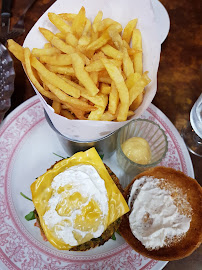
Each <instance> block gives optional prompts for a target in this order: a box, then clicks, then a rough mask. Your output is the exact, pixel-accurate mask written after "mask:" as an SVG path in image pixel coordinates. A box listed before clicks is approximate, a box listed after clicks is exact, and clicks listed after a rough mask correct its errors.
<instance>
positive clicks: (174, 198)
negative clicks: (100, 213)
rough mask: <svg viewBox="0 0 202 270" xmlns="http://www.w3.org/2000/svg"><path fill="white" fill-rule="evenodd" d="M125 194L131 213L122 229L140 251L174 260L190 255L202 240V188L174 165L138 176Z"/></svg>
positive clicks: (165, 259) (153, 257) (159, 258)
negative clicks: (175, 168) (173, 166)
mask: <svg viewBox="0 0 202 270" xmlns="http://www.w3.org/2000/svg"><path fill="white" fill-rule="evenodd" d="M124 196H125V199H126V201H127V202H128V205H129V208H130V212H129V213H127V214H125V215H124V217H123V219H122V222H121V225H120V227H119V231H120V233H121V235H122V236H123V238H124V239H125V240H126V242H128V244H129V245H130V246H131V247H132V248H133V249H134V250H135V251H137V252H138V253H140V254H142V255H144V256H146V257H149V258H152V259H156V260H163V261H172V260H178V259H181V258H184V257H187V256H189V255H190V254H191V253H192V252H193V251H194V250H195V249H196V248H198V247H199V246H200V244H201V242H202V188H201V186H200V185H199V184H198V182H197V181H196V180H194V179H192V178H190V177H188V176H186V175H185V174H184V173H182V172H180V171H176V170H174V169H172V168H166V167H156V168H153V169H150V170H148V171H145V172H143V173H141V174H139V175H137V176H136V177H135V178H134V179H133V181H132V182H131V183H130V184H129V185H128V186H127V187H126V189H125V192H124Z"/></svg>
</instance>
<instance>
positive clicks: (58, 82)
mask: <svg viewBox="0 0 202 270" xmlns="http://www.w3.org/2000/svg"><path fill="white" fill-rule="evenodd" d="M31 65H32V66H33V67H34V68H35V69H36V70H37V71H38V72H39V73H41V74H42V75H43V77H44V78H45V79H46V80H47V81H48V82H50V83H51V84H52V85H54V86H56V87H58V88H60V89H61V90H63V91H64V92H65V93H67V94H68V95H71V96H73V97H75V98H78V97H80V91H79V90H78V89H76V88H75V87H72V86H71V85H70V84H68V83H66V82H65V81H64V80H62V79H61V78H59V77H58V76H57V75H56V74H55V73H53V72H51V71H49V70H48V69H46V68H45V66H44V65H43V64H41V63H40V62H39V61H38V60H37V59H36V57H34V56H32V57H31Z"/></svg>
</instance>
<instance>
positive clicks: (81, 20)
mask: <svg viewBox="0 0 202 270" xmlns="http://www.w3.org/2000/svg"><path fill="white" fill-rule="evenodd" d="M85 23H86V11H85V8H84V7H81V9H80V11H79V13H78V14H77V15H76V17H75V18H74V20H73V23H72V33H73V34H74V35H75V36H76V37H77V38H80V37H81V35H82V32H83V29H84V27H85Z"/></svg>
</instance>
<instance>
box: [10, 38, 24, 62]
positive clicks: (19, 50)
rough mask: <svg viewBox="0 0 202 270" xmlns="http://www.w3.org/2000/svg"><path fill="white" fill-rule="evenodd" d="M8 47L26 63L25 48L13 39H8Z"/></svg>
mask: <svg viewBox="0 0 202 270" xmlns="http://www.w3.org/2000/svg"><path fill="white" fill-rule="evenodd" d="M8 49H9V51H10V52H12V54H13V55H15V57H16V58H17V59H18V60H20V61H21V62H23V63H24V61H25V59H24V49H23V47H22V46H20V45H19V44H18V43H16V42H15V41H14V40H12V39H8Z"/></svg>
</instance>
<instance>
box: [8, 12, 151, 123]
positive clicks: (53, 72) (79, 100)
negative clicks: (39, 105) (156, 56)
mask: <svg viewBox="0 0 202 270" xmlns="http://www.w3.org/2000/svg"><path fill="white" fill-rule="evenodd" d="M48 18H49V21H50V22H51V23H52V24H53V25H54V26H55V27H56V28H57V30H58V31H56V33H55V32H54V33H53V32H51V31H50V30H48V29H46V28H41V27H40V28H39V31H40V32H41V33H42V35H43V36H44V37H45V38H46V40H47V43H45V44H44V46H42V48H41V49H38V48H33V49H32V52H30V50H29V49H28V48H23V47H21V46H20V45H18V44H17V43H16V42H14V41H13V40H8V49H9V50H10V51H11V52H12V53H13V54H14V55H15V56H16V57H17V58H18V59H19V60H20V61H21V62H22V63H23V66H24V69H25V72H26V73H27V75H28V78H29V79H30V81H31V82H32V84H33V85H34V86H35V87H36V88H37V90H38V91H39V93H41V94H42V95H43V96H44V97H47V98H48V99H50V100H52V108H53V109H54V112H55V113H57V114H60V115H61V116H64V117H66V118H68V119H80V120H95V121H126V120H127V119H128V118H129V117H132V116H133V115H134V111H135V110H136V109H137V108H138V107H139V106H140V105H141V103H142V101H143V99H144V93H145V90H144V88H145V86H146V85H147V84H149V82H150V79H149V77H148V75H147V73H148V72H145V73H143V63H142V57H143V52H142V37H141V33H140V31H139V30H138V29H136V24H137V19H133V20H131V21H129V22H128V23H127V24H126V26H125V28H124V30H123V28H122V26H121V24H120V23H119V22H117V21H115V20H113V19H111V18H104V19H103V13H102V11H99V12H98V13H97V15H96V17H95V18H94V20H92V23H91V21H90V20H89V19H88V18H86V11H85V8H84V7H81V9H80V10H79V12H78V14H74V13H62V14H55V13H53V12H49V13H48ZM122 30H123V33H122ZM130 41H132V42H130ZM130 44H131V47H130ZM48 102H49V104H51V103H50V101H48Z"/></svg>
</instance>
